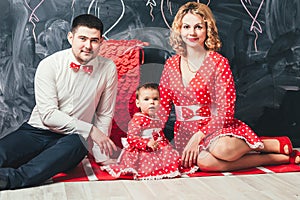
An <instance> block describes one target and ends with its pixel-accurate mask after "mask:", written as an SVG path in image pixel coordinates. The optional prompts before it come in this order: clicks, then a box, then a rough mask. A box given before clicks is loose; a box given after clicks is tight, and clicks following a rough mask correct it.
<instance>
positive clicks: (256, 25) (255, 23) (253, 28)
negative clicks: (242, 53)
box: [241, 0, 264, 52]
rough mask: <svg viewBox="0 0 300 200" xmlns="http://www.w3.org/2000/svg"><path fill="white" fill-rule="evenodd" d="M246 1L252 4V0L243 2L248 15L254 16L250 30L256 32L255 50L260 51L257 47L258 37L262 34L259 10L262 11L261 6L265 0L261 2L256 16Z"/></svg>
mask: <svg viewBox="0 0 300 200" xmlns="http://www.w3.org/2000/svg"><path fill="white" fill-rule="evenodd" d="M245 3H248V4H249V5H252V3H251V0H244V1H243V0H241V4H242V5H243V7H244V9H245V10H246V12H247V13H248V15H249V16H250V17H251V18H252V23H251V26H250V31H253V32H254V34H255V39H254V49H255V51H256V52H257V51H258V48H257V39H258V34H259V33H260V34H262V32H263V31H262V27H261V25H260V23H259V21H257V17H258V14H259V12H260V11H261V7H262V5H263V4H264V0H262V1H261V2H260V5H259V7H258V9H257V11H256V13H255V16H253V15H252V14H251V12H250V11H249V9H248V8H247V5H246V4H245Z"/></svg>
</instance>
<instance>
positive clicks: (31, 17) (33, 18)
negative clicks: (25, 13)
mask: <svg viewBox="0 0 300 200" xmlns="http://www.w3.org/2000/svg"><path fill="white" fill-rule="evenodd" d="M44 1H45V0H41V1H40V2H39V3H38V4H37V5H36V7H34V8H31V7H30V6H29V2H30V1H29V2H27V1H26V0H24V4H25V6H26V7H27V8H28V9H29V10H30V11H31V14H30V15H29V18H28V21H29V22H30V23H32V25H33V28H32V35H33V38H34V40H35V41H37V39H36V35H35V28H36V24H35V23H38V22H39V21H40V19H39V18H38V17H37V16H36V15H35V11H36V10H37V9H38V8H39V7H40V6H41V5H42V4H43V2H44Z"/></svg>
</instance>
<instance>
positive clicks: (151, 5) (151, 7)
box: [146, 0, 156, 21]
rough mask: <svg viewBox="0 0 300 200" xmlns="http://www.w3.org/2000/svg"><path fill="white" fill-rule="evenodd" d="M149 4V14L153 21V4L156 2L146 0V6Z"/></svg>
mask: <svg viewBox="0 0 300 200" xmlns="http://www.w3.org/2000/svg"><path fill="white" fill-rule="evenodd" d="M148 5H149V6H150V13H149V14H150V16H151V17H152V21H154V16H153V13H152V12H153V6H156V2H155V0H148V1H147V3H146V6H148Z"/></svg>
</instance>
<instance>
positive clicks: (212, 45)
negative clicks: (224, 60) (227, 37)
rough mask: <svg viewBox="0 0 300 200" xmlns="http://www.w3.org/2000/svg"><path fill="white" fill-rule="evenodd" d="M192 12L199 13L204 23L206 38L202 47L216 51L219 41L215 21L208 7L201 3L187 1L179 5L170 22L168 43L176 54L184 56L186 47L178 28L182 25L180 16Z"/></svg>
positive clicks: (219, 45) (218, 47) (219, 46)
mask: <svg viewBox="0 0 300 200" xmlns="http://www.w3.org/2000/svg"><path fill="white" fill-rule="evenodd" d="M187 13H192V14H194V15H200V16H201V17H202V18H203V20H204V22H205V25H206V34H207V36H206V40H205V42H204V48H205V49H206V50H212V51H217V50H219V49H220V48H221V45H222V43H221V41H220V39H219V34H218V28H217V26H216V21H215V18H214V16H213V13H212V11H211V10H210V8H209V7H208V6H207V5H205V4H202V3H197V2H188V3H186V4H184V5H183V6H181V7H180V8H179V10H178V12H177V14H176V16H175V18H174V21H173V24H172V30H171V34H170V44H171V46H172V47H173V49H174V50H175V51H176V53H177V54H179V55H183V56H186V47H185V43H184V42H183V40H182V38H181V35H180V30H181V26H182V18H183V17H184V16H185V15H186V14H187Z"/></svg>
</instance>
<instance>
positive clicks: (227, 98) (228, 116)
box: [201, 57, 236, 135]
mask: <svg viewBox="0 0 300 200" xmlns="http://www.w3.org/2000/svg"><path fill="white" fill-rule="evenodd" d="M215 72H216V73H215V75H214V81H212V82H210V84H211V85H209V86H208V88H209V90H210V91H211V94H212V106H211V120H210V121H209V123H208V124H207V125H206V126H205V127H204V128H202V129H201V130H202V131H203V133H204V134H206V135H207V134H213V133H215V132H217V131H221V130H222V128H223V127H225V126H226V125H227V124H230V123H231V121H232V120H233V118H234V109H235V99H236V93H235V87H234V79H233V75H232V72H231V70H230V65H229V62H228V60H227V59H226V58H224V57H222V58H220V60H219V61H218V62H216V66H215Z"/></svg>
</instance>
